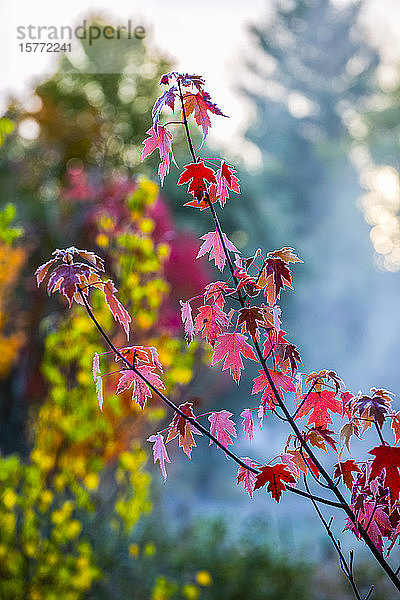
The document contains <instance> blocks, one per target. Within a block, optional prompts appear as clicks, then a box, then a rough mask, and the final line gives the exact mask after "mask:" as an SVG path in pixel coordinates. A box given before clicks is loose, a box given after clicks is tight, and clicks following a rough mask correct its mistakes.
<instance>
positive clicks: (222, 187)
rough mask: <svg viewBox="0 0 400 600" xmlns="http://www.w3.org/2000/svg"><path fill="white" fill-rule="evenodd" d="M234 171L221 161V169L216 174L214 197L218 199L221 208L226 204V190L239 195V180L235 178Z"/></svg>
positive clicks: (227, 194)
mask: <svg viewBox="0 0 400 600" xmlns="http://www.w3.org/2000/svg"><path fill="white" fill-rule="evenodd" d="M234 173H236V171H235V169H233V168H232V167H229V166H228V165H227V164H226V163H225V162H224V161H221V167H220V168H219V169H218V171H217V173H216V178H217V189H216V195H217V197H218V200H219V203H220V205H221V208H223V207H224V206H225V204H226V201H227V199H228V198H229V192H228V190H232V191H233V192H236V193H238V194H240V187H239V179H238V178H237V177H235V175H234Z"/></svg>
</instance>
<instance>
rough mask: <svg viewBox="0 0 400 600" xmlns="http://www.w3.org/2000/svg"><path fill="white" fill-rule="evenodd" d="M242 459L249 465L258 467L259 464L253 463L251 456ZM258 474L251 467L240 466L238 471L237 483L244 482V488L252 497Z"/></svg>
mask: <svg viewBox="0 0 400 600" xmlns="http://www.w3.org/2000/svg"><path fill="white" fill-rule="evenodd" d="M242 461H243V462H244V463H246V465H248V466H249V467H253V468H257V465H256V464H255V463H253V461H252V460H251V459H250V458H247V457H246V458H242ZM256 479H257V474H256V473H253V471H250V470H249V469H246V468H245V467H242V466H240V467H239V470H238V473H237V483H238V484H239V483H243V485H244V489H245V490H246V492H247V493H248V494H249V496H250V498H252V497H253V491H254V486H255V483H256Z"/></svg>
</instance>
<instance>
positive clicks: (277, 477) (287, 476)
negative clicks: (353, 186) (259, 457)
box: [254, 463, 296, 502]
mask: <svg viewBox="0 0 400 600" xmlns="http://www.w3.org/2000/svg"><path fill="white" fill-rule="evenodd" d="M295 482H296V479H295V477H294V476H293V475H292V473H291V472H290V470H289V469H288V467H287V466H286V465H284V464H282V463H279V464H277V465H274V466H273V467H268V466H264V467H261V468H260V473H259V474H258V475H257V478H256V484H255V486H254V489H255V490H258V488H261V487H263V486H264V485H265V484H267V483H268V486H267V491H268V492H271V494H272V497H273V498H274V500H276V501H277V502H279V500H280V499H281V496H282V492H283V491H284V490H286V486H285V483H295Z"/></svg>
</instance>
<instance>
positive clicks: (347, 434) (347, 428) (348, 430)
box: [340, 422, 355, 452]
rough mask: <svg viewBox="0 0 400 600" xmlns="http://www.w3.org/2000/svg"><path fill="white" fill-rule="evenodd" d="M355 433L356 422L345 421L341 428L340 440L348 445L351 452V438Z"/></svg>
mask: <svg viewBox="0 0 400 600" xmlns="http://www.w3.org/2000/svg"><path fill="white" fill-rule="evenodd" d="M354 433H355V430H354V423H352V422H349V423H345V424H344V425H343V427H342V428H341V430H340V442H341V443H342V444H345V445H346V448H347V450H348V451H349V452H350V438H351V436H352V435H353V434H354Z"/></svg>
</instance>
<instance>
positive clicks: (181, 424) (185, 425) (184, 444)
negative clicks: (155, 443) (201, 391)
mask: <svg viewBox="0 0 400 600" xmlns="http://www.w3.org/2000/svg"><path fill="white" fill-rule="evenodd" d="M192 406H193V404H192V403H191V402H185V404H181V405H180V406H179V408H180V410H181V411H182V412H183V413H184V414H185V415H187V416H188V417H191V418H192V419H195V418H196V417H195V415H194V413H193V410H192ZM193 433H196V434H197V435H201V433H200V431H198V430H197V429H196V428H195V427H194V425H192V424H191V423H190V422H189V421H188V420H187V419H185V418H184V417H182V415H180V414H179V413H175V415H174V418H173V419H172V421H171V423H170V430H169V433H168V437H167V442H169V441H170V440H173V439H174V438H176V437H177V436H178V440H179V447H180V448H182V449H183V451H184V452H185V453H186V454H187V455H188V457H189V458H191V454H192V447H193V446H196V442H195V441H194V438H193Z"/></svg>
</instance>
